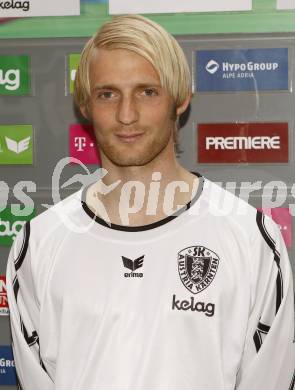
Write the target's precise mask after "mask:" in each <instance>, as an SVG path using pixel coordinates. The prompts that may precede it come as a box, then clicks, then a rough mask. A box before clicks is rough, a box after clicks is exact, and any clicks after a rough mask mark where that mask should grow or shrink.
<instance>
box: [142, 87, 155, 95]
mask: <svg viewBox="0 0 295 390" xmlns="http://www.w3.org/2000/svg"><path fill="white" fill-rule="evenodd" d="M143 92H144V94H145V96H157V95H158V93H157V91H156V90H155V89H154V88H146V89H145V90H144V91H143Z"/></svg>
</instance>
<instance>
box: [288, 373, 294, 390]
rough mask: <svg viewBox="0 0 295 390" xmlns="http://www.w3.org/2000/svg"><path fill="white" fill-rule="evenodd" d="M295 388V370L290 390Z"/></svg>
mask: <svg viewBox="0 0 295 390" xmlns="http://www.w3.org/2000/svg"><path fill="white" fill-rule="evenodd" d="M294 386H295V370H294V374H293V378H292V381H291V384H290V387H289V389H288V390H294Z"/></svg>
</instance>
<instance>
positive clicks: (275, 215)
mask: <svg viewBox="0 0 295 390" xmlns="http://www.w3.org/2000/svg"><path fill="white" fill-rule="evenodd" d="M258 210H260V211H262V212H263V213H264V214H266V215H268V216H269V217H271V218H272V219H273V220H274V221H275V222H276V223H277V224H278V226H279V228H280V230H281V233H282V236H283V238H284V241H285V244H286V247H287V248H291V247H292V235H293V234H292V216H291V214H290V211H289V209H288V208H286V207H275V208H263V209H258Z"/></svg>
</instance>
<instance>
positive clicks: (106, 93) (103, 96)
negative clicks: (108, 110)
mask: <svg viewBox="0 0 295 390" xmlns="http://www.w3.org/2000/svg"><path fill="white" fill-rule="evenodd" d="M98 97H99V98H100V99H110V98H112V97H113V92H111V91H104V92H100V93H98Z"/></svg>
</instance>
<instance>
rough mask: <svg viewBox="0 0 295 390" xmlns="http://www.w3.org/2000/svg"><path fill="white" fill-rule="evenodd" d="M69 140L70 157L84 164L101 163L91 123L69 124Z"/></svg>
mask: <svg viewBox="0 0 295 390" xmlns="http://www.w3.org/2000/svg"><path fill="white" fill-rule="evenodd" d="M69 142H70V156H71V157H75V158H77V159H78V160H80V161H81V162H82V163H84V164H95V165H101V160H100V156H99V151H98V147H97V145H96V139H95V136H94V130H93V127H92V126H91V125H82V124H73V125H70V140H69ZM72 164H74V162H72Z"/></svg>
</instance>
